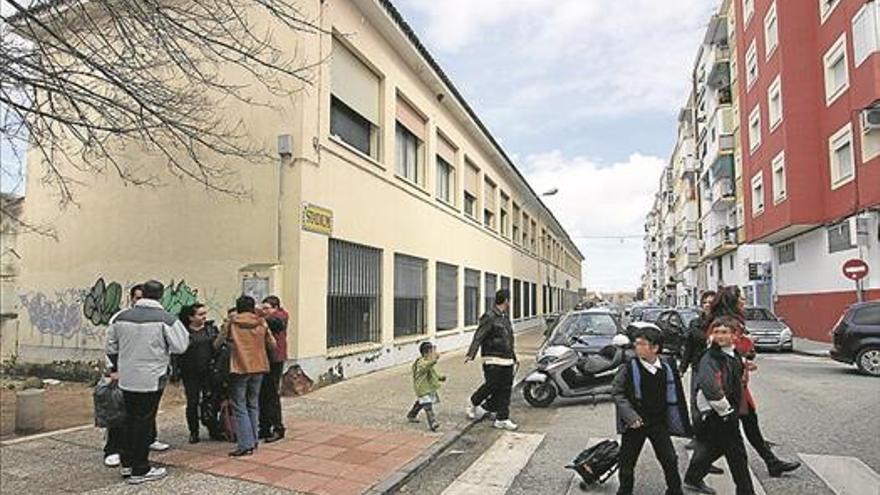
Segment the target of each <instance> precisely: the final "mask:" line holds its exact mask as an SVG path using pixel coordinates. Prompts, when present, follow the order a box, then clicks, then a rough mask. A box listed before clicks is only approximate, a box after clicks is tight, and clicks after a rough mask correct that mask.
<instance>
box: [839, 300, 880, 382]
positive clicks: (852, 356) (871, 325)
mask: <svg viewBox="0 0 880 495" xmlns="http://www.w3.org/2000/svg"><path fill="white" fill-rule="evenodd" d="M831 335H832V338H833V341H834V347H833V348H832V349H831V357H832V358H833V359H834V360H836V361H840V362H842V363H847V364H853V363H855V365H856V366H857V367H858V368H859V371H861V372H862V373H864V374H866V375H870V376H876V377H880V301H871V302H864V303H857V304H853V305H852V306H850V307H849V308H847V310H846V311H845V312H844V313H843V316H841V317H840V320H839V321H838V322H837V325H835V327H834V330H833V331H832V332H831Z"/></svg>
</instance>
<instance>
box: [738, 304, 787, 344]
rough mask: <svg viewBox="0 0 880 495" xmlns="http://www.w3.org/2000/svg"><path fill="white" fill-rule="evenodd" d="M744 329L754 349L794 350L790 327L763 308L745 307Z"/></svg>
mask: <svg viewBox="0 0 880 495" xmlns="http://www.w3.org/2000/svg"><path fill="white" fill-rule="evenodd" d="M745 316H746V331H747V332H748V333H749V337H751V339H752V341H753V342H754V343H755V348H756V349H773V350H776V351H792V350H794V339H793V337H794V334H793V332H792V331H791V328H789V327H788V325H786V324H785V322H784V321H781V320H780V319H779V318H777V317H776V315H774V314H773V313H772V312H771V311H770V310H768V309H765V308H746V309H745Z"/></svg>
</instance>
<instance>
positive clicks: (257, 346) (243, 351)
mask: <svg viewBox="0 0 880 495" xmlns="http://www.w3.org/2000/svg"><path fill="white" fill-rule="evenodd" d="M235 311H236V314H235V316H233V317H232V318H230V319H229V321H228V322H227V324H226V325H224V326H223V330H222V331H221V333H220V335H218V336H217V341H216V343H215V345H217V346H219V345H221V344H222V343H223V342H224V341H226V342H228V343H229V344H230V347H231V352H230V358H229V359H230V362H229V373H230V378H231V393H232V409H233V411H234V413H235V419H236V439H237V441H238V447H237V448H236V449H235V450H234V451H232V452H230V453H229V455H230V456H232V457H240V456H244V455H251V454H253V453H254V449H255V448H256V447H257V430H258V428H259V418H260V409H259V408H260V384H261V382H262V380H263V375H264V374H265V373H267V372H268V371H269V352H271V351H272V350H274V349H275V346H276V344H275V339H274V338H273V337H272V332H270V331H269V327H268V326H267V325H266V320H264V319H263V318H261V317H259V316H257V314H256V302H255V301H254V298H252V297H250V296H241V297H239V298H238V299H237V300H236V301H235Z"/></svg>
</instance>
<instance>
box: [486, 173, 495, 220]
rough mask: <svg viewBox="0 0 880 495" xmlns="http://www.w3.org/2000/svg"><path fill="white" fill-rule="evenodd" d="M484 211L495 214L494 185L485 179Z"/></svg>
mask: <svg viewBox="0 0 880 495" xmlns="http://www.w3.org/2000/svg"><path fill="white" fill-rule="evenodd" d="M485 204H486V206H485V209H487V210H489V211H491V212H493V213H494V212H495V184H493V183H492V181H490V180H488V179H486V197H485Z"/></svg>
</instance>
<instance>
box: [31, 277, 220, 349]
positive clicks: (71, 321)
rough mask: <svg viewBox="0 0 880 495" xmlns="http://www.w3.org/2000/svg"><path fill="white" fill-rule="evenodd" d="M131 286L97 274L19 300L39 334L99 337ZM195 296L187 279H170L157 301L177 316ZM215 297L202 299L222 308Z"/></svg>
mask: <svg viewBox="0 0 880 495" xmlns="http://www.w3.org/2000/svg"><path fill="white" fill-rule="evenodd" d="M134 285H135V284H134V283H129V282H126V283H120V282H116V281H110V282H107V281H106V280H105V279H104V277H100V278H98V279H97V280H96V281H95V283H93V284H92V286H91V287H90V288H87V289H81V288H80V289H66V290H62V291H56V292H55V293H54V295H48V294H46V293H43V292H30V293H25V294H20V295H19V300H20V301H21V304H22V306H23V307H24V308H25V309H26V310H27V314H28V318H29V320H30V322H31V326H32V327H33V328H35V329H36V330H37V331H38V332H40V333H42V334H45V335H52V336H58V337H64V338H72V337H74V336H76V335H80V334H81V335H83V336H89V337H91V336H99V335H101V334H102V332H103V330H104V328H105V327H106V326H107V325H108V324H109V323H110V319H111V318H112V317H113V315H115V314H116V313H117V312H118V311H119V310H120V309H121V308H122V307H123V306H125V297H126V293H127V291H128V290H129V288H130V287H132V286H134ZM198 296H199V291H198V289H196V288H193V287H191V286H190V285H189V284H188V283H187V282H186V280H183V279H181V280H179V281H174V280H171V282H170V283H169V284H167V285H166V286H165V292H164V293H163V294H162V299H161V300H160V303H161V304H162V307H163V308H165V310H166V311H168V312H169V313H171V314H175V315H176V314H177V313H179V312H180V310H181V309H183V307H184V306H187V305H189V304H194V303H196V302H198ZM215 299H216V298H213V299H212V300H211V301H202V302H203V303H207V305H208V306H209V308H210V309H212V310H215V311H222V309H223V305H222V304H220V303H219V302H218V301H216V300H215ZM215 306H216V307H215Z"/></svg>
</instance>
